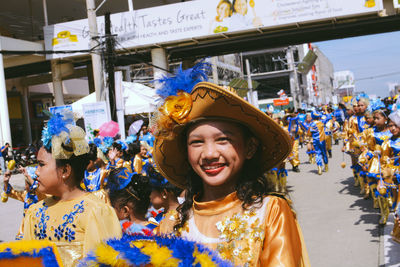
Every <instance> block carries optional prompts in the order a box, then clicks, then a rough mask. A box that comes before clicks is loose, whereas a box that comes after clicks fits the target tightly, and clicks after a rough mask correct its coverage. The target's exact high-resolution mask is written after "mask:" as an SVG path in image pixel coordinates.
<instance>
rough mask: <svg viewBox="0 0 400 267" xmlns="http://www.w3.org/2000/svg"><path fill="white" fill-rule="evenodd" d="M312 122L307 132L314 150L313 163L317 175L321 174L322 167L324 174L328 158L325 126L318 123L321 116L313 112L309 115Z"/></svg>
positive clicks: (326, 169) (320, 122)
mask: <svg viewBox="0 0 400 267" xmlns="http://www.w3.org/2000/svg"><path fill="white" fill-rule="evenodd" d="M311 117H312V119H313V122H312V123H311V125H310V128H309V132H310V133H311V136H312V139H313V147H314V150H315V161H316V163H317V166H318V167H317V168H318V174H319V175H321V174H322V166H325V168H324V170H325V172H327V171H328V156H327V155H326V143H325V130H324V128H325V126H324V124H323V123H322V121H320V119H321V117H322V114H321V113H319V112H317V111H313V112H312V114H311Z"/></svg>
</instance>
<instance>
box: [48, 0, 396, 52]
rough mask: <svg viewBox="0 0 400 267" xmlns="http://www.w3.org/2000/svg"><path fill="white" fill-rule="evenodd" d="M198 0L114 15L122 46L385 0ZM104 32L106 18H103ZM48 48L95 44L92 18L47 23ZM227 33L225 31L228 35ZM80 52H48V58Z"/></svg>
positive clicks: (357, 11)
mask: <svg viewBox="0 0 400 267" xmlns="http://www.w3.org/2000/svg"><path fill="white" fill-rule="evenodd" d="M396 1H398V0H396ZM232 2H233V1H216V0H196V1H188V2H182V3H176V4H170V5H163V6H158V7H152V8H145V9H139V10H136V11H128V12H122V13H116V14H112V15H111V32H112V34H115V35H116V41H117V42H116V47H117V49H122V48H128V49H129V48H137V47H146V46H152V45H154V44H158V45H160V44H166V43H173V42H180V41H185V40H192V39H202V38H208V37H212V35H221V36H222V35H224V34H226V33H233V32H235V33H239V34H240V33H242V32H243V33H246V32H248V31H254V30H257V29H268V28H278V27H280V26H288V25H291V24H297V23H313V22H316V21H322V20H326V19H331V18H340V17H352V16H357V15H364V14H367V13H375V12H378V11H380V10H382V8H383V4H382V0H352V1H348V0H303V1H294V0H247V1H246V0H237V1H235V5H233V3H232ZM97 25H98V29H99V33H100V35H104V27H105V26H104V25H105V23H104V17H97ZM44 36H45V48H46V50H54V51H57V50H64V51H65V50H68V51H69V50H87V49H89V41H90V34H89V26H88V20H87V19H82V20H77V21H71V22H65V23H59V24H55V25H50V26H45V27H44ZM224 36H225V35H224ZM71 55H78V53H76V54H57V53H55V54H48V55H47V58H48V59H52V58H61V57H69V56H71Z"/></svg>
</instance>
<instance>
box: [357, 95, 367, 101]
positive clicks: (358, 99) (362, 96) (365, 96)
mask: <svg viewBox="0 0 400 267" xmlns="http://www.w3.org/2000/svg"><path fill="white" fill-rule="evenodd" d="M363 98H365V99H369V96H368V95H367V94H366V93H361V94H359V95H358V96H357V97H356V99H357V101H360V100H361V99H363Z"/></svg>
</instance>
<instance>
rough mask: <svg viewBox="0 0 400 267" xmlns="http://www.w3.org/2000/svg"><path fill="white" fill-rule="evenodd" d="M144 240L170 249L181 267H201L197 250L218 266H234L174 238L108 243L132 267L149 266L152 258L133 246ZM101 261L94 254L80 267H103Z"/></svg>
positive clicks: (133, 238) (124, 238) (127, 237)
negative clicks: (134, 242) (134, 243)
mask: <svg viewBox="0 0 400 267" xmlns="http://www.w3.org/2000/svg"><path fill="white" fill-rule="evenodd" d="M144 240H148V241H152V242H155V243H157V245H158V246H159V247H164V248H168V249H169V250H170V251H172V258H175V259H178V260H179V265H178V266H179V267H184V266H200V264H199V263H197V265H194V263H195V262H196V257H195V254H194V252H195V251H196V250H197V251H198V252H199V253H200V254H202V255H206V256H208V257H209V259H210V260H211V261H212V262H214V263H215V265H217V266H220V267H228V266H233V265H232V264H231V263H230V262H228V261H225V260H222V259H221V258H220V257H219V256H218V255H217V254H216V253H215V252H214V251H211V250H210V249H208V248H206V247H205V246H203V245H201V244H198V243H195V242H192V241H188V240H185V239H182V238H178V237H174V236H145V235H123V236H122V238H121V239H110V240H107V241H106V243H107V245H109V246H110V247H112V248H113V249H114V250H115V251H118V252H119V255H118V258H120V259H124V260H126V261H128V262H129V263H130V264H131V265H132V266H147V265H151V264H152V262H151V257H149V256H148V255H145V254H144V253H143V252H142V251H141V249H139V248H137V247H135V246H132V245H131V242H133V241H144ZM99 261H100V259H99V258H98V257H97V255H95V253H93V252H92V253H90V254H89V255H88V256H87V257H86V258H84V259H83V260H82V261H81V265H80V266H92V265H90V264H93V263H98V264H100V266H102V262H99Z"/></svg>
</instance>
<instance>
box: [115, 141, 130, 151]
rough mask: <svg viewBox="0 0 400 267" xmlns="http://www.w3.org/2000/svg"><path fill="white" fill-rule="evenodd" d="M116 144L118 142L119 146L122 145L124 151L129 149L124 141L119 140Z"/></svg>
mask: <svg viewBox="0 0 400 267" xmlns="http://www.w3.org/2000/svg"><path fill="white" fill-rule="evenodd" d="M116 142H117V144H120V145H121V149H122V150H126V149H127V148H128V146H127V145H126V144H125V142H124V141H122V140H117V141H116Z"/></svg>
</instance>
